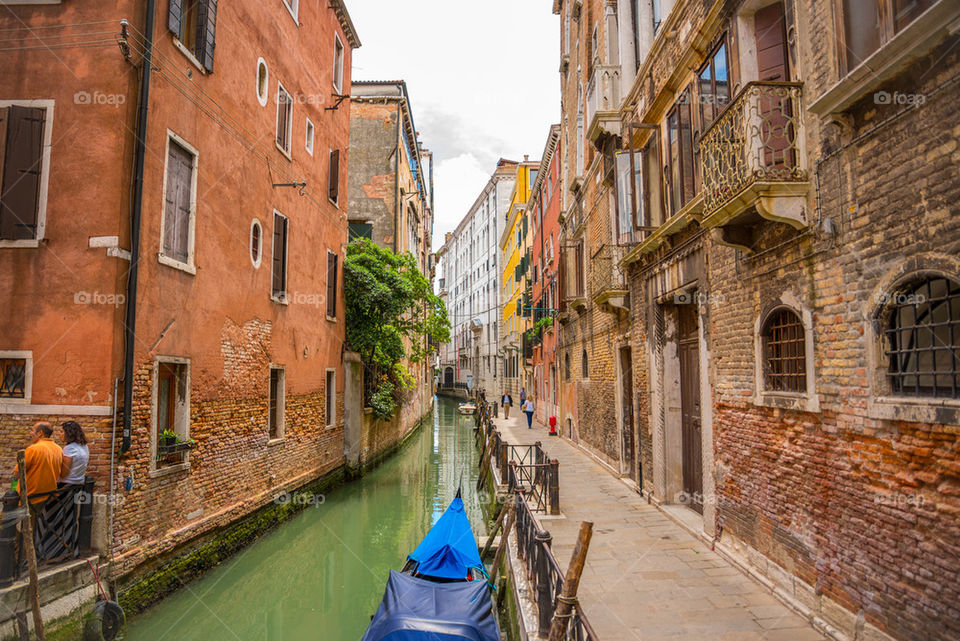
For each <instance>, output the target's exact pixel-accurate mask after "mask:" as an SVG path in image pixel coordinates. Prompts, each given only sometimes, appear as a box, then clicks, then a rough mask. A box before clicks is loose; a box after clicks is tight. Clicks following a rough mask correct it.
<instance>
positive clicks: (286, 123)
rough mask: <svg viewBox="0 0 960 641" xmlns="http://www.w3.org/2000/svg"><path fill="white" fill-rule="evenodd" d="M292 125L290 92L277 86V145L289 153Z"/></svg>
mask: <svg viewBox="0 0 960 641" xmlns="http://www.w3.org/2000/svg"><path fill="white" fill-rule="evenodd" d="M292 127H293V100H292V99H291V98H290V94H289V93H287V90H286V89H284V88H283V85H278V86H277V146H278V147H280V149H282V150H284V151H285V152H287V153H290V134H291V131H292Z"/></svg>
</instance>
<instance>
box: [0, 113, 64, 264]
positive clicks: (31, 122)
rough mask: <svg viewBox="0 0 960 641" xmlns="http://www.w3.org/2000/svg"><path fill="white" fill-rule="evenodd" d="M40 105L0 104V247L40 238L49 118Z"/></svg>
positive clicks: (48, 145) (41, 235)
mask: <svg viewBox="0 0 960 641" xmlns="http://www.w3.org/2000/svg"><path fill="white" fill-rule="evenodd" d="M43 102H44V103H49V105H50V108H49V109H48V108H46V107H38V106H27V105H23V104H12V103H7V104H6V106H4V104H3V103H2V102H0V243H3V242H4V241H12V242H14V243H17V244H22V243H18V242H17V241H28V243H33V242H34V241H38V240H39V239H41V238H42V237H43V233H42V232H43V225H44V218H45V213H46V183H47V176H48V172H49V162H50V149H49V147H50V130H49V129H50V122H49V119H50V117H51V116H52V115H53V109H52V106H53V103H52V101H43ZM39 103H40V101H30V102H29V104H30V105H37V104H39ZM8 244H9V243H8ZM34 246H35V245H34Z"/></svg>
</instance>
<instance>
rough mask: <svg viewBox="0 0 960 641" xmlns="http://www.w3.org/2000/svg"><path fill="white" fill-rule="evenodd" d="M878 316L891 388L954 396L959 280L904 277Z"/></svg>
mask: <svg viewBox="0 0 960 641" xmlns="http://www.w3.org/2000/svg"><path fill="white" fill-rule="evenodd" d="M882 318H885V319H886V327H885V330H884V338H885V340H884V343H885V344H884V354H885V356H886V358H887V362H888V366H887V380H888V381H889V382H890V387H891V389H892V391H893V393H895V394H900V395H903V396H932V397H935V398H960V284H958V283H957V282H955V281H953V280H950V279H947V278H942V277H932V278H930V277H927V278H920V279H916V280H913V281H910V282H908V283H907V284H905V285H904V286H902V287H900V288H898V289H897V290H896V291H894V292H893V293H891V294H890V295H889V296H888V303H887V306H886V308H885V309H884V311H883V313H882Z"/></svg>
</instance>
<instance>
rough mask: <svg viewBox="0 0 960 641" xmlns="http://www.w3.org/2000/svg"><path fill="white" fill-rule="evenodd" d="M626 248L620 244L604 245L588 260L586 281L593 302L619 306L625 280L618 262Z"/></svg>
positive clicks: (625, 287)
mask: <svg viewBox="0 0 960 641" xmlns="http://www.w3.org/2000/svg"><path fill="white" fill-rule="evenodd" d="M626 250H627V247H624V246H621V245H604V246H603V247H601V248H600V250H599V251H598V252H597V253H596V254H594V255H593V256H592V257H591V258H590V260H589V261H588V263H587V265H588V267H587V272H588V273H587V282H588V283H589V285H590V297H591V298H592V299H593V301H594V302H595V303H597V304H603V303H610V304H612V305H613V306H614V307H619V306H621V304H622V299H623V298H624V296H625V293H626V291H627V282H626V278H625V277H624V274H623V272H622V271H621V269H620V266H619V264H620V260H621V259H622V258H623V257H624V256H625V255H626Z"/></svg>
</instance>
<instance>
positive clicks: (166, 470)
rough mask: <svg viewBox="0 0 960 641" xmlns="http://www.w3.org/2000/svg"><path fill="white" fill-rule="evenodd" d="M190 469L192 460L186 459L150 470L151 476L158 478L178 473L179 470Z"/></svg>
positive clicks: (186, 470) (187, 470)
mask: <svg viewBox="0 0 960 641" xmlns="http://www.w3.org/2000/svg"><path fill="white" fill-rule="evenodd" d="M189 471H190V461H185V462H183V463H177V464H176V465H166V466H164V467H159V468H157V469H155V470H150V478H152V479H157V478H161V477H164V476H170V475H171V474H176V473H177V472H189Z"/></svg>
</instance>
